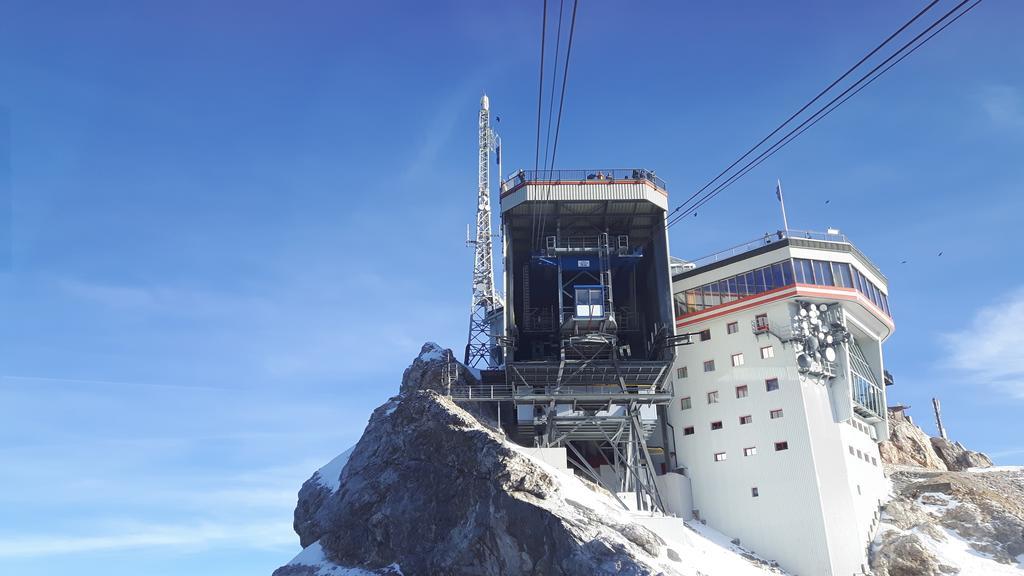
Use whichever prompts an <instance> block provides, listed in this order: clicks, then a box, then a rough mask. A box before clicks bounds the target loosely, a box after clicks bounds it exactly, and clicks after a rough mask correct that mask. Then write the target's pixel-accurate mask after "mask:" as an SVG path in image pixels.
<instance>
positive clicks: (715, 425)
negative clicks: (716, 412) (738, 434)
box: [711, 420, 722, 430]
mask: <svg viewBox="0 0 1024 576" xmlns="http://www.w3.org/2000/svg"><path fill="white" fill-rule="evenodd" d="M711 429H712V430H721V429H722V421H721V420H719V421H717V422H712V423H711Z"/></svg>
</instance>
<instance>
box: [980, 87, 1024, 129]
mask: <svg viewBox="0 0 1024 576" xmlns="http://www.w3.org/2000/svg"><path fill="white" fill-rule="evenodd" d="M979 101H980V102H981V106H982V108H983V109H984V110H985V113H986V114H987V115H988V117H989V119H990V120H991V121H992V123H993V124H995V125H996V126H999V127H1004V128H1024V93H1022V92H1021V90H1019V89H1017V88H1015V87H1013V86H1003V85H994V86H986V87H985V88H984V89H982V91H981V93H980V94H979Z"/></svg>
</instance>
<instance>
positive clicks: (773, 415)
mask: <svg viewBox="0 0 1024 576" xmlns="http://www.w3.org/2000/svg"><path fill="white" fill-rule="evenodd" d="M768 416H769V417H770V418H771V419H772V420H775V419H776V418H782V408H778V409H776V410H772V411H771V412H769V413H768Z"/></svg>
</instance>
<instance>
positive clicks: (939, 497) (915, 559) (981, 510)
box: [871, 468, 1024, 576]
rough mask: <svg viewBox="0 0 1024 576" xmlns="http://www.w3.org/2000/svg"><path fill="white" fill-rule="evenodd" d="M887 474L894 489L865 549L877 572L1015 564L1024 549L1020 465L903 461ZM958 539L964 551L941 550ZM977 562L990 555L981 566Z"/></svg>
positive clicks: (885, 575)
mask: <svg viewBox="0 0 1024 576" xmlns="http://www.w3.org/2000/svg"><path fill="white" fill-rule="evenodd" d="M891 478H892V481H893V488H894V495H893V498H892V500H890V501H889V502H888V503H887V504H886V506H885V510H884V512H883V516H882V524H881V526H880V528H879V533H878V536H877V537H876V539H875V542H874V545H873V546H872V550H871V566H872V569H873V570H874V572H875V574H877V575H878V576H904V575H906V576H909V575H918V574H920V575H927V576H937V575H940V574H957V573H959V574H969V573H992V572H994V571H995V570H996V567H997V566H998V565H999V564H1003V565H1009V566H1017V565H1018V560H1017V558H1018V557H1019V555H1021V554H1024V469H1017V470H998V469H996V470H992V471H985V472H977V471H972V472H957V471H951V472H936V471H928V470H924V469H918V470H914V469H910V468H902V469H900V470H898V471H895V472H893V474H892V476H891ZM953 540H959V541H962V543H958V545H954V544H953V542H952V541H953ZM964 544H966V546H967V547H968V548H969V550H971V552H970V553H968V554H967V555H966V556H961V558H960V559H959V560H958V559H956V558H952V557H947V556H948V552H947V551H955V550H957V549H960V548H962V547H963V545H964ZM966 561H970V562H972V563H973V565H972V566H966V565H964V562H966ZM979 562H980V563H985V562H989V564H988V567H987V570H986V569H985V568H984V567H981V566H979V565H977V563H979ZM997 563H998V564H997ZM982 570H985V571H984V572H982ZM999 573H1003V572H999Z"/></svg>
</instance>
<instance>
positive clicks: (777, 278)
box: [772, 262, 786, 288]
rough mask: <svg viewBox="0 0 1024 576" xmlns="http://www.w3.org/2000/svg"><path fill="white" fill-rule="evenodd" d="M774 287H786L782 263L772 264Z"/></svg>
mask: <svg viewBox="0 0 1024 576" xmlns="http://www.w3.org/2000/svg"><path fill="white" fill-rule="evenodd" d="M772 285H773V286H775V287H776V288H781V287H783V286H785V285H786V279H785V278H784V277H783V275H782V262H776V263H775V264H772Z"/></svg>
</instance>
